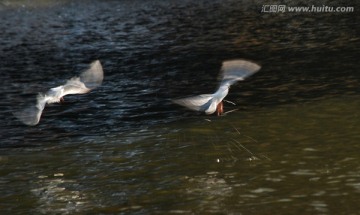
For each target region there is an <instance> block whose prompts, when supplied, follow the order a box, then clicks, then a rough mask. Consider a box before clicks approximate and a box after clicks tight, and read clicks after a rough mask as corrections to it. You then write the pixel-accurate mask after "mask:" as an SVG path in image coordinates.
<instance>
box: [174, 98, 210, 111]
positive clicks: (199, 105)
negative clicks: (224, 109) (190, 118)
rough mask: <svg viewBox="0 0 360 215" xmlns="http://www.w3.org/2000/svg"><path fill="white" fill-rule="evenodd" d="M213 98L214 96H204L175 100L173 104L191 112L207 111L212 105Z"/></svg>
mask: <svg viewBox="0 0 360 215" xmlns="http://www.w3.org/2000/svg"><path fill="white" fill-rule="evenodd" d="M212 98H213V95H212V94H202V95H198V96H192V97H187V98H181V99H174V100H173V102H174V103H175V104H178V105H182V106H184V107H187V108H189V109H191V110H195V111H205V110H207V109H208V108H209V106H210V105H211V100H212Z"/></svg>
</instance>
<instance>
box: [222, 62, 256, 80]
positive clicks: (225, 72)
mask: <svg viewBox="0 0 360 215" xmlns="http://www.w3.org/2000/svg"><path fill="white" fill-rule="evenodd" d="M260 68H261V66H260V65H258V64H256V63H254V62H251V61H248V60H241V59H240V60H229V61H224V62H223V63H222V67H221V73H220V78H221V80H222V82H221V84H220V86H221V85H225V84H227V85H229V86H230V85H232V84H234V83H235V82H237V81H243V80H245V78H247V77H249V76H251V75H253V74H254V73H256V72H257V71H259V70H260Z"/></svg>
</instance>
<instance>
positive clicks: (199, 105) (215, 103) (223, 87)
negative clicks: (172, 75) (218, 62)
mask: <svg viewBox="0 0 360 215" xmlns="http://www.w3.org/2000/svg"><path fill="white" fill-rule="evenodd" d="M260 68H261V67H260V66H259V65H258V64H256V63H253V62H251V61H247V60H230V61H224V62H223V64H222V67H221V71H222V72H221V73H220V79H221V83H220V86H219V88H218V89H217V91H216V92H215V93H213V94H202V95H198V96H192V97H187V98H180V99H175V100H173V102H174V103H176V104H179V105H182V106H185V107H187V108H189V109H191V110H195V111H201V112H205V113H206V114H213V113H214V112H215V111H217V114H218V115H221V114H222V112H223V107H222V101H223V99H224V98H225V97H226V96H227V94H228V93H229V88H230V86H231V85H232V84H234V83H236V82H237V81H243V80H245V78H247V77H249V76H250V75H252V74H254V73H255V72H257V71H258V70H260Z"/></svg>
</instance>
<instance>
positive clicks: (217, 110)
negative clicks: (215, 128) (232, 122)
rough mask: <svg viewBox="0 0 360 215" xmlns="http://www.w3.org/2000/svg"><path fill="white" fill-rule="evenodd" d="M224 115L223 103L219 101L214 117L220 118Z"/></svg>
mask: <svg viewBox="0 0 360 215" xmlns="http://www.w3.org/2000/svg"><path fill="white" fill-rule="evenodd" d="M223 113H224V105H223V102H222V101H221V102H220V103H219V104H218V105H217V106H216V115H217V116H221V115H222V114H223Z"/></svg>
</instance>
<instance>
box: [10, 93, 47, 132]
mask: <svg viewBox="0 0 360 215" xmlns="http://www.w3.org/2000/svg"><path fill="white" fill-rule="evenodd" d="M46 102H47V98H46V96H44V95H42V94H39V95H38V96H37V104H36V105H32V106H29V107H27V108H25V109H23V110H21V111H17V112H15V113H14V116H15V117H16V118H18V119H19V120H20V121H21V122H23V123H24V124H26V125H36V124H38V123H39V121H40V117H41V114H42V112H43V110H44V108H45V105H46Z"/></svg>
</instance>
